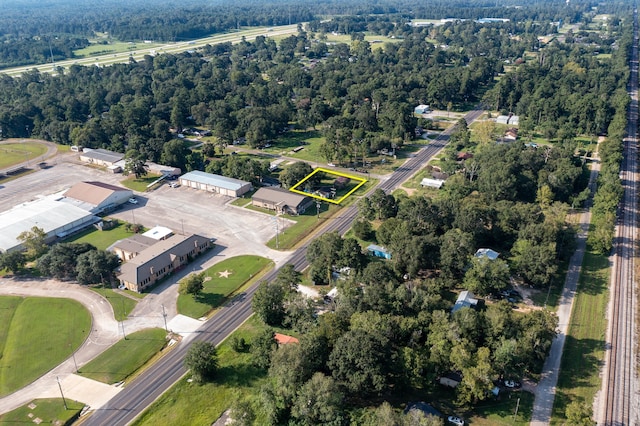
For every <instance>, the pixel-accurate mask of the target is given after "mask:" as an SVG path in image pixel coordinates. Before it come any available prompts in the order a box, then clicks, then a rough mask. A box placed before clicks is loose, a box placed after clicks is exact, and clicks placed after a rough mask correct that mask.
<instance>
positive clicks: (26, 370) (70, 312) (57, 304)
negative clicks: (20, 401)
mask: <svg viewBox="0 0 640 426" xmlns="http://www.w3.org/2000/svg"><path fill="white" fill-rule="evenodd" d="M16 299H18V300H16ZM0 301H1V302H0V303H1V304H2V306H1V307H2V309H0V311H2V312H1V313H0V318H1V319H2V320H6V321H2V322H1V323H0V337H4V338H3V339H2V342H4V345H3V346H2V353H1V356H0V396H4V395H7V394H9V393H12V392H15V391H16V390H18V389H20V388H22V387H24V386H26V385H28V384H29V383H31V382H33V381H34V380H35V379H37V378H38V377H40V376H42V375H43V374H44V373H46V372H47V371H49V370H50V369H51V368H53V367H55V366H56V365H58V364H60V363H61V362H62V361H64V360H65V359H67V358H68V357H69V356H71V353H72V352H73V351H75V350H76V349H77V348H78V347H79V346H80V345H81V344H82V343H83V342H84V340H85V339H86V338H87V336H88V335H89V331H90V330H91V316H90V315H89V312H88V311H87V310H86V309H84V307H83V306H82V305H81V304H80V303H78V302H76V301H75V300H69V299H56V298H44V297H28V298H13V297H10V298H6V297H0Z"/></svg>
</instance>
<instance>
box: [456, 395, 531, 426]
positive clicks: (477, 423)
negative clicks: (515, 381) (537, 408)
mask: <svg viewBox="0 0 640 426" xmlns="http://www.w3.org/2000/svg"><path fill="white" fill-rule="evenodd" d="M518 400H519V401H518ZM533 400H534V396H533V394H531V393H529V392H511V393H510V394H509V395H502V396H501V400H500V401H492V400H489V401H485V402H481V403H480V404H478V406H477V407H475V408H474V409H473V414H472V415H470V416H469V417H468V418H467V420H469V423H470V424H472V425H474V426H500V425H505V426H507V425H509V426H510V425H522V426H525V425H528V424H529V422H530V421H531V413H532V412H533ZM516 407H517V408H518V414H517V415H516ZM514 416H515V419H514Z"/></svg>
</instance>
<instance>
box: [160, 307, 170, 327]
mask: <svg viewBox="0 0 640 426" xmlns="http://www.w3.org/2000/svg"><path fill="white" fill-rule="evenodd" d="M161 306H162V318H163V319H164V331H166V332H167V333H168V332H169V328H168V327H167V313H166V312H165V311H164V305H161Z"/></svg>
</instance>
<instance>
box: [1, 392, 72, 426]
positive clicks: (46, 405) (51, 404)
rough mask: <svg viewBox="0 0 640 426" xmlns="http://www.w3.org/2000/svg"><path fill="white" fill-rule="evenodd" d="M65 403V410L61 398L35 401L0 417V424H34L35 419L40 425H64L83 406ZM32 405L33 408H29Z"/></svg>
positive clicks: (67, 400)
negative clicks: (38, 420)
mask: <svg viewBox="0 0 640 426" xmlns="http://www.w3.org/2000/svg"><path fill="white" fill-rule="evenodd" d="M65 401H66V403H67V408H66V409H65V406H64V401H62V399H61V398H51V399H35V400H33V401H31V402H30V403H29V404H27V405H25V406H23V407H20V408H17V409H15V410H13V411H10V412H8V413H6V414H2V415H0V424H36V419H40V420H41V422H40V424H53V425H66V424H67V422H70V421H71V420H72V419H74V418H77V416H79V415H80V411H82V408H83V407H84V404H83V403H81V402H77V401H73V400H71V399H65ZM34 405H35V407H33V408H30V407H29V406H34ZM69 424H70V423H69Z"/></svg>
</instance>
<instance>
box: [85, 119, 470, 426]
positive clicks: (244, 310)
mask: <svg viewBox="0 0 640 426" xmlns="http://www.w3.org/2000/svg"><path fill="white" fill-rule="evenodd" d="M482 112H483V111H482V110H481V109H475V110H473V111H471V112H469V113H468V114H467V115H466V116H465V118H466V120H467V122H468V123H471V122H473V121H475V120H476V119H477V118H478V117H480V115H482ZM452 130H453V129H452V128H451V129H448V130H447V131H445V132H443V133H442V134H441V135H440V136H439V137H438V138H437V139H436V140H434V141H433V142H432V143H430V144H429V145H427V146H426V147H425V148H423V149H422V150H420V151H418V152H417V153H416V154H415V155H414V156H413V157H412V158H410V159H409V160H407V161H406V162H405V164H404V165H403V166H402V167H399V168H398V169H397V170H396V171H395V172H394V173H393V174H392V175H391V176H390V177H389V179H387V180H386V181H384V182H383V183H381V184H379V185H378V188H381V189H382V190H384V191H385V192H391V191H392V190H393V189H395V188H397V187H398V186H399V185H400V184H401V183H402V182H404V181H406V180H407V179H409V178H410V177H411V176H413V175H414V174H415V173H417V172H418V171H419V170H420V168H421V167H423V166H424V165H425V164H426V162H427V161H428V160H429V159H430V158H431V157H433V156H434V155H435V154H436V153H438V151H440V150H441V149H442V148H443V147H444V146H445V145H446V144H447V141H448V139H449V134H450V133H451V132H452ZM357 213H358V210H357V207H356V206H349V207H346V208H344V209H342V211H341V212H340V214H339V215H338V217H337V218H335V219H334V220H331V221H329V223H328V224H327V225H325V226H324V227H323V228H322V229H321V230H320V231H319V234H321V233H325V232H332V231H338V232H339V233H341V234H343V233H345V232H346V231H347V230H348V229H349V227H350V226H351V223H352V222H353V220H354V219H355V218H356V216H357ZM306 250H307V245H306V244H305V245H304V246H303V247H301V248H299V249H298V250H296V251H295V252H294V253H293V254H292V255H291V257H290V258H289V259H288V261H287V263H291V264H293V265H294V266H295V267H296V269H297V270H303V269H304V268H305V267H306V266H307V261H306V259H305V253H306ZM277 273H278V270H277V269H274V270H273V271H271V272H270V273H269V274H267V275H266V276H265V277H264V280H266V281H271V280H273V279H274V278H275V277H276V275H277ZM257 288H258V285H257V284H256V285H254V286H253V287H251V288H250V289H249V290H248V291H247V292H246V294H245V295H243V296H240V297H239V298H238V299H237V300H236V302H235V303H233V304H229V305H227V306H224V307H223V308H222V309H221V311H220V312H219V313H218V314H217V315H215V316H214V317H212V318H211V319H210V320H208V321H207V322H206V323H205V324H204V325H203V326H202V327H201V328H200V329H199V330H198V332H197V333H195V337H194V338H193V339H192V340H204V341H208V342H211V343H214V344H219V343H221V342H222V341H223V340H224V339H225V338H226V337H227V336H228V335H229V334H231V333H232V332H233V331H234V330H235V329H237V328H238V327H239V326H240V325H242V323H243V322H244V321H246V320H247V319H248V318H249V317H250V316H251V315H252V311H251V298H252V296H253V294H254V293H255V291H256V290H257ZM189 343H191V341H183V342H182V343H181V344H180V345H179V346H178V347H177V348H176V349H174V350H173V351H171V352H170V353H169V354H167V355H166V356H165V357H164V358H162V359H160V360H158V361H157V362H156V363H155V364H154V365H153V366H151V367H150V368H148V369H147V370H145V371H144V372H143V373H142V374H140V375H139V376H138V377H137V378H136V379H135V380H133V381H132V382H131V383H130V384H128V385H127V386H126V387H125V388H124V389H123V390H122V391H121V392H120V393H119V394H118V395H116V396H115V397H114V398H113V399H112V400H111V401H109V402H108V403H107V404H106V405H104V406H103V407H101V408H99V409H97V410H96V411H95V412H94V413H93V414H91V416H90V417H89V418H87V419H86V421H84V422H83V424H85V425H124V424H129V423H131V422H132V421H133V420H134V419H135V418H136V417H137V416H138V415H139V414H140V413H142V411H143V410H144V409H146V408H147V407H148V406H149V405H151V404H152V403H153V402H154V401H155V400H156V399H157V398H158V397H159V396H160V395H162V394H163V393H164V392H165V391H166V390H167V389H169V388H170V387H171V386H172V385H173V384H174V383H175V382H176V381H178V379H180V378H181V377H182V376H183V375H184V374H185V373H186V370H185V368H184V366H183V365H182V360H183V358H184V355H185V353H186V351H187V350H188V349H189Z"/></svg>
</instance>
